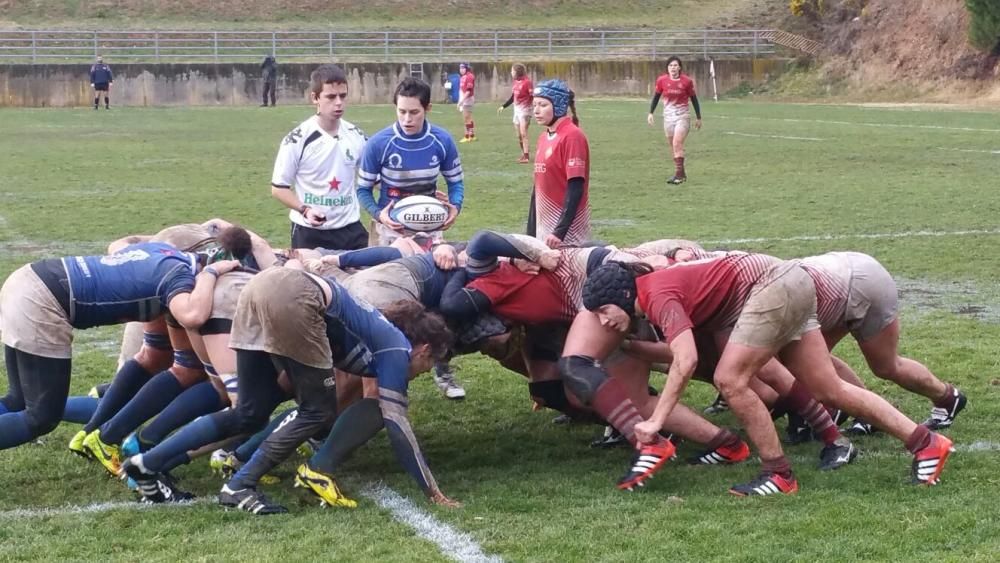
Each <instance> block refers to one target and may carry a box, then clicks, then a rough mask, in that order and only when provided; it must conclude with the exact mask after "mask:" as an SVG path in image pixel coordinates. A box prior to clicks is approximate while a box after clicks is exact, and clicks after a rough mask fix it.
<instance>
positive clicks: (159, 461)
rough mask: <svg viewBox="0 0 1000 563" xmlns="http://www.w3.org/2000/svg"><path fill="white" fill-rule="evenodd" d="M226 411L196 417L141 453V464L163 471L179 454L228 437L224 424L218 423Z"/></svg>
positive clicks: (152, 469) (151, 469)
mask: <svg viewBox="0 0 1000 563" xmlns="http://www.w3.org/2000/svg"><path fill="white" fill-rule="evenodd" d="M226 414H229V413H228V412H223V413H215V414H210V415H208V416H203V417H201V418H198V419H196V420H195V421H194V422H192V423H191V424H188V425H187V426H185V427H184V428H181V429H180V430H179V431H177V432H175V433H174V435H173V436H170V437H169V438H167V439H166V440H164V441H162V442H160V443H159V444H158V445H157V446H156V447H155V448H153V449H151V450H149V451H148V452H146V453H144V454H142V464H143V465H145V466H146V469H149V470H150V471H154V472H160V471H165V470H166V467H167V464H168V463H169V462H171V461H172V460H173V459H174V458H176V457H177V456H179V455H187V452H190V451H194V450H197V449H198V448H200V447H202V446H205V445H208V444H211V443H213V442H218V441H219V440H223V439H225V438H228V437H229V434H228V432H227V429H226V427H225V425H221V424H219V421H218V418H219V417H220V416H223V415H226Z"/></svg>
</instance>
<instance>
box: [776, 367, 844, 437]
mask: <svg viewBox="0 0 1000 563" xmlns="http://www.w3.org/2000/svg"><path fill="white" fill-rule="evenodd" d="M785 400H786V401H787V404H788V406H789V407H790V408H791V410H792V412H794V413H795V414H797V415H799V416H801V417H802V418H804V419H805V421H806V424H808V425H809V427H810V428H812V430H813V432H814V433H815V434H816V435H817V436H819V438H820V439H821V440H823V443H824V444H826V445H828V446H829V445H830V444H832V443H833V442H834V441H836V439H837V438H839V437H840V430H839V429H837V426H836V425H835V424H834V423H833V419H832V418H830V413H828V412H827V411H826V409H825V408H823V404H822V403H820V402H819V401H817V400H816V399H814V398H813V396H812V394H811V393H809V390H808V389H806V386H805V385H802V384H801V383H799V382H798V381H796V382H795V383H794V384H793V385H792V389H791V391H789V392H788V396H787V397H785Z"/></svg>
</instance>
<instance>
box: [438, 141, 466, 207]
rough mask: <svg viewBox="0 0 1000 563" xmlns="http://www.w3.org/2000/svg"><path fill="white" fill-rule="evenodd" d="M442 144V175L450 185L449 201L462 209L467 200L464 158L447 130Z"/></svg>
mask: <svg viewBox="0 0 1000 563" xmlns="http://www.w3.org/2000/svg"><path fill="white" fill-rule="evenodd" d="M441 144H442V145H443V146H444V158H443V159H442V161H441V162H442V163H443V164H442V165H441V176H443V177H444V181H445V183H446V184H447V185H448V201H449V202H450V203H451V204H452V205H454V206H455V207H457V208H459V209H462V203H463V202H464V201H465V176H464V174H463V173H462V158H461V157H460V156H459V154H458V146H457V145H455V140H454V139H452V138H451V135H449V134H448V133H447V132H445V134H444V135H442V136H441Z"/></svg>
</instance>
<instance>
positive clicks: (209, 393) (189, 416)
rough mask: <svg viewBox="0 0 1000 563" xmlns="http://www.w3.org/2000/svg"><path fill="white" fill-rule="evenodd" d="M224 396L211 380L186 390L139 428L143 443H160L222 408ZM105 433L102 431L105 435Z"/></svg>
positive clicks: (140, 440) (139, 436) (140, 439)
mask: <svg viewBox="0 0 1000 563" xmlns="http://www.w3.org/2000/svg"><path fill="white" fill-rule="evenodd" d="M150 383H152V382H150ZM223 407H225V405H224V404H222V398H221V397H219V393H218V392H217V391H216V390H215V387H213V386H212V383H211V382H210V381H202V382H201V383H197V384H195V385H193V386H191V387H188V388H187V389H185V390H184V392H183V393H181V394H180V395H178V396H177V398H176V399H174V400H173V401H171V402H170V404H169V405H167V408H165V409H163V411H162V412H161V413H160V414H158V415H157V416H156V418H155V419H153V421H152V422H150V423H149V424H147V425H146V426H144V427H143V428H142V429H141V430H139V433H138V436H137V437H138V438H139V442H140V443H142V444H149V445H153V444H159V443H160V442H162V441H163V439H164V438H166V437H167V436H168V435H169V434H170V433H171V432H173V431H174V430H176V429H178V428H180V427H181V426H184V425H185V424H187V423H189V422H191V421H192V420H194V419H196V418H198V417H199V416H201V415H203V414H211V413H213V412H215V411H218V410H222V408H223ZM103 435H104V433H103V432H101V436H102V437H103Z"/></svg>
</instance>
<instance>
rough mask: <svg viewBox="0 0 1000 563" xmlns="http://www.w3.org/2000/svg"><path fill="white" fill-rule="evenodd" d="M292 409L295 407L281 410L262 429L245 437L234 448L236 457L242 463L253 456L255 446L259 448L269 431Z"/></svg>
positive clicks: (279, 423) (279, 424)
mask: <svg viewBox="0 0 1000 563" xmlns="http://www.w3.org/2000/svg"><path fill="white" fill-rule="evenodd" d="M294 410H295V407H292V408H290V409H286V410H284V411H281V413H280V414H279V415H278V416H276V417H274V418H272V419H271V422H268V423H267V426H265V427H264V429H263V430H261V431H260V432H258V433H256V434H254V435H253V436H250V437H249V438H247V440H246V441H245V442H243V443H242V444H240V447H238V448H236V451H235V452H234V453H235V454H236V459H238V460H240V461H242V462H244V463H246V462H247V461H249V460H250V458H251V457H253V453H254V452H255V451H257V448H259V447H260V445H261V444H262V443H263V442H264V440H266V439H267V437H268V436H270V435H271V432H274V429H275V428H277V427H278V426H281V423H282V421H284V420H285V417H286V416H288V415H289V414H291V413H292V411H294Z"/></svg>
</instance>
